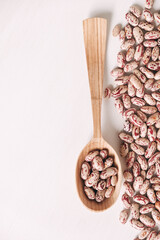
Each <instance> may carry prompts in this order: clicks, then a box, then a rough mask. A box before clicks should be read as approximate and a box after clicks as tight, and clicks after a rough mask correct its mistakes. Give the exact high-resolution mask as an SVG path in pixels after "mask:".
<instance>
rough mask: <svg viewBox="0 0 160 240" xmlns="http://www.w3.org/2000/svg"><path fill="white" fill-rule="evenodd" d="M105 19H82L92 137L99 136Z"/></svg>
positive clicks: (104, 49)
mask: <svg viewBox="0 0 160 240" xmlns="http://www.w3.org/2000/svg"><path fill="white" fill-rule="evenodd" d="M106 30H107V20H106V19H104V18H89V19H86V20H84V21H83V34H84V44H85V51H86V60H87V68H88V78H89V85H90V93H91V102H92V114H93V137H94V138H100V137H101V105H102V95H103V74H104V62H105V52H106Z"/></svg>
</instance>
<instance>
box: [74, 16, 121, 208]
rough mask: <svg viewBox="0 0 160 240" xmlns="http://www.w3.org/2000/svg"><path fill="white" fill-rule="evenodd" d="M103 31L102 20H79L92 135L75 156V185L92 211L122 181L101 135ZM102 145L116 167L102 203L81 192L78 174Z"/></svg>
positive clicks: (103, 205)
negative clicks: (114, 178)
mask: <svg viewBox="0 0 160 240" xmlns="http://www.w3.org/2000/svg"><path fill="white" fill-rule="evenodd" d="M106 30H107V20H106V19H103V18H90V19H86V20H84V21H83V31H84V43H85V50H86V59H87V67H88V77H89V85H90V93H91V102H92V113H93V138H92V140H91V141H90V142H89V143H88V144H87V145H86V146H85V147H84V149H83V150H82V152H81V153H80V155H79V158H78V162H77V167H76V184H77V190H78V194H79V197H80V199H81V200H82V202H83V204H84V205H85V206H86V207H88V208H89V209H91V210H94V211H102V210H105V209H107V208H109V207H110V206H112V205H113V204H114V203H115V201H116V200H117V198H118V195H119V192H120V187H121V181H122V170H121V164H120V160H119V158H118V155H117V153H116V152H115V150H114V149H113V148H112V147H111V146H110V145H109V144H108V143H107V142H106V141H105V140H104V139H103V137H102V134H101V104H102V92H103V74H104V62H105V51H106ZM103 148H107V149H108V152H109V155H110V156H113V157H114V165H115V166H116V167H117V168H118V182H117V184H116V187H115V191H114V194H113V195H112V196H111V197H110V198H109V199H107V198H105V200H104V201H103V202H101V203H97V202H96V201H95V200H89V199H88V198H87V196H86V194H85V193H84V182H83V180H82V179H81V177H80V175H81V174H80V172H81V166H82V163H83V161H84V159H85V156H86V155H87V154H88V153H89V152H90V151H92V150H94V149H103Z"/></svg>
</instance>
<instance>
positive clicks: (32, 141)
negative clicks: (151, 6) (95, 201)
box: [0, 0, 158, 240]
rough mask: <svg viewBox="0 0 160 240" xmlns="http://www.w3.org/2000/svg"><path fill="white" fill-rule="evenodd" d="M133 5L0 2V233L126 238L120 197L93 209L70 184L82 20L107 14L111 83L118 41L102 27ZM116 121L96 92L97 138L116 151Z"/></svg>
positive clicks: (22, 237)
mask: <svg viewBox="0 0 160 240" xmlns="http://www.w3.org/2000/svg"><path fill="white" fill-rule="evenodd" d="M133 3H138V4H140V5H142V6H143V5H144V0H139V1H137V2H135V1H128V0H121V1H120V0H68V1H67V0H1V1H0V239H1V240H53V239H55V240H75V239H76V240H81V239H83V240H88V239H92V240H97V239H112V240H116V239H123V240H129V239H133V238H134V237H136V234H137V231H136V230H133V229H132V228H131V227H130V225H129V223H127V224H126V225H125V226H122V225H121V224H120V223H119V221H118V218H119V212H120V210H122V208H123V207H122V203H121V199H120V198H121V196H120V197H119V199H118V200H117V202H116V204H115V205H114V206H113V207H111V208H110V209H109V210H107V211H104V212H102V213H94V212H90V211H89V210H88V209H86V208H85V207H84V206H83V205H82V203H81V201H80V200H79V198H78V195H77V192H76V185H75V167H76V161H77V158H78V155H79V153H80V151H81V150H82V148H83V147H84V146H85V145H86V144H87V142H88V141H89V140H90V139H91V137H92V113H91V103H90V93H89V85H88V77H87V68H86V59H85V52H84V44H83V31H82V20H83V19H85V18H88V17H95V16H99V17H105V18H107V19H108V31H107V34H108V38H107V53H106V68H105V77H104V87H106V86H111V87H112V88H113V79H112V78H111V77H110V74H109V73H110V71H111V70H112V68H113V67H115V66H116V53H117V52H118V50H119V46H120V43H119V41H118V39H115V38H113V37H112V35H111V31H112V28H113V26H114V25H115V24H117V23H122V24H125V17H124V15H125V13H126V12H127V11H128V9H129V6H130V5H132V4H133ZM155 8H158V1H156V3H155ZM122 127H123V121H122V119H121V116H120V115H118V113H117V112H116V110H115V108H114V102H113V100H112V99H110V100H105V99H103V106H102V131H103V136H104V137H105V139H106V140H108V142H109V143H110V144H111V145H112V146H113V147H114V148H115V149H116V150H117V151H118V146H119V139H118V137H117V135H118V132H119V131H120V130H121V129H122ZM121 194H122V192H121Z"/></svg>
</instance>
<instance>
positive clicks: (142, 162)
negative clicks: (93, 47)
mask: <svg viewBox="0 0 160 240" xmlns="http://www.w3.org/2000/svg"><path fill="white" fill-rule="evenodd" d="M152 7H153V0H146V1H145V8H144V9H143V10H141V9H140V8H138V7H137V6H131V7H130V9H129V12H128V13H127V14H126V15H125V17H126V20H127V22H128V23H127V25H126V26H125V27H124V28H123V29H122V28H121V27H120V25H116V26H115V27H114V29H113V32H112V33H113V36H115V37H116V36H119V40H120V42H121V51H120V52H119V53H118V54H117V68H115V69H113V70H112V71H111V75H112V77H114V78H115V84H116V85H117V87H116V88H115V89H114V90H113V91H112V93H111V91H110V89H108V88H107V89H106V90H105V97H109V96H110V95H111V96H112V97H113V98H114V99H115V107H116V108H117V110H118V112H119V113H120V114H121V115H122V116H123V118H124V119H125V123H124V131H122V132H121V133H120V134H119V138H120V139H121V140H122V143H121V146H120V154H121V156H122V157H124V158H125V162H126V170H125V171H124V174H123V175H124V180H125V181H124V184H123V185H124V188H125V193H124V194H123V195H122V202H123V205H124V210H122V211H121V213H120V218H119V219H120V222H121V223H123V224H125V223H126V222H127V220H128V218H129V215H130V216H131V219H130V224H131V226H132V227H134V228H135V229H137V230H141V232H140V233H139V235H138V237H137V238H136V239H147V240H153V239H156V240H158V239H160V232H157V231H156V230H155V226H156V224H157V225H160V49H159V48H160V13H158V12H154V11H153V10H151V9H152ZM158 24H159V25H158Z"/></svg>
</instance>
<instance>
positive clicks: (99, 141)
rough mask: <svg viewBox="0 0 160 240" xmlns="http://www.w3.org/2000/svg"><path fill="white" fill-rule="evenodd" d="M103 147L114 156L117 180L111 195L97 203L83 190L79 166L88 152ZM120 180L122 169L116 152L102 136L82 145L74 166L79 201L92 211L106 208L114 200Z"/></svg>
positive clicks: (118, 189)
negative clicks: (82, 147)
mask: <svg viewBox="0 0 160 240" xmlns="http://www.w3.org/2000/svg"><path fill="white" fill-rule="evenodd" d="M104 148H106V149H108V153H109V156H113V157H114V165H115V167H117V169H118V175H117V176H118V182H117V184H116V186H115V191H114V193H113V195H112V196H111V197H110V198H105V199H104V200H103V201H102V202H100V203H98V202H96V201H95V200H89V199H88V198H87V196H86V194H85V192H84V181H83V180H82V179H81V166H82V163H83V162H84V159H85V156H86V155H87V154H88V152H90V151H92V150H95V149H100V150H101V149H104ZM121 182H122V169H121V164H120V161H119V158H118V155H117V153H116V152H115V150H114V149H113V148H112V147H111V146H110V145H109V144H108V143H107V142H106V141H105V140H104V139H103V138H92V140H91V141H90V142H89V143H88V144H87V145H86V146H85V147H84V149H83V150H82V152H81V153H80V155H79V158H78V162H77V167H76V185H77V190H78V194H79V197H80V199H81V201H82V202H83V204H84V205H85V206H86V207H87V208H89V209H90V210H94V211H103V210H106V209H107V208H109V207H111V206H112V205H113V204H114V203H115V202H116V200H117V198H118V196H119V192H120V187H121Z"/></svg>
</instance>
